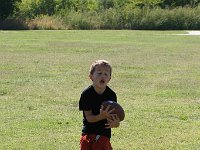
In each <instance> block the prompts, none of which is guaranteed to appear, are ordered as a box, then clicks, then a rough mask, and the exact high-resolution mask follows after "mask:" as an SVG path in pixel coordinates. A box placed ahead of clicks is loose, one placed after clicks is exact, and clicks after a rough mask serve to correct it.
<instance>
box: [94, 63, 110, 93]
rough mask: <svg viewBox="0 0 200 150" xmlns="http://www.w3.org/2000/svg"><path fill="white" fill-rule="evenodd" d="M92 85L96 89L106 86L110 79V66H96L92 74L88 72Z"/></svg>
mask: <svg viewBox="0 0 200 150" xmlns="http://www.w3.org/2000/svg"><path fill="white" fill-rule="evenodd" d="M90 79H91V80H92V81H93V86H94V87H95V88H96V89H99V90H101V89H102V90H103V89H105V88H106V86H107V84H108V82H109V81H110V79H111V75H110V68H109V67H106V66H96V67H95V71H94V73H93V74H90Z"/></svg>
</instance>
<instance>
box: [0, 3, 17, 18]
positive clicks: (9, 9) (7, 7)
mask: <svg viewBox="0 0 200 150" xmlns="http://www.w3.org/2000/svg"><path fill="white" fill-rule="evenodd" d="M17 1H20V0H0V20H4V19H6V18H7V17H8V16H9V15H12V13H13V11H14V9H15V8H16V2H17Z"/></svg>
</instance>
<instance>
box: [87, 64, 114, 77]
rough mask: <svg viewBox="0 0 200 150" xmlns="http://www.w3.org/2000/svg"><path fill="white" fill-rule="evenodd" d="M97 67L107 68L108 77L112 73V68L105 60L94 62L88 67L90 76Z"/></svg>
mask: <svg viewBox="0 0 200 150" xmlns="http://www.w3.org/2000/svg"><path fill="white" fill-rule="evenodd" d="M97 66H105V67H108V68H109V69H110V75H111V73H112V66H111V64H110V63H109V62H108V61H106V60H96V61H94V62H93V63H92V65H91V66H90V74H91V75H92V74H93V73H94V71H95V68H96V67H97Z"/></svg>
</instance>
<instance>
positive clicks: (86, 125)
mask: <svg viewBox="0 0 200 150" xmlns="http://www.w3.org/2000/svg"><path fill="white" fill-rule="evenodd" d="M111 73H112V67H111V65H110V63H109V62H108V61H106V60H97V61H95V62H94V63H93V64H92V65H91V67H90V74H89V77H90V79H91V80H92V85H90V86H89V87H88V88H86V89H85V90H84V91H83V92H82V94H81V97H80V101H79V110H81V111H83V128H82V136H81V140H80V149H81V150H112V146H111V143H110V138H111V128H116V127H118V126H119V125H120V120H119V118H118V116H117V115H116V114H112V112H113V111H114V110H113V109H112V110H110V109H109V108H110V106H108V107H106V108H104V106H103V105H101V103H102V102H103V101H115V102H117V96H116V94H115V92H114V91H113V90H112V89H110V88H109V87H108V86H107V84H108V82H109V81H110V79H111Z"/></svg>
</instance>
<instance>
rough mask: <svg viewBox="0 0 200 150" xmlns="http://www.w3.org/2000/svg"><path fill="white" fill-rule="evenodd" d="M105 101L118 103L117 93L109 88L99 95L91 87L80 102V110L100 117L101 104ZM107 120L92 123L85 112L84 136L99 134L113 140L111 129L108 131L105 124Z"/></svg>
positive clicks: (82, 95)
mask: <svg viewBox="0 0 200 150" xmlns="http://www.w3.org/2000/svg"><path fill="white" fill-rule="evenodd" d="M103 101H115V102H117V96H116V93H115V92H114V91H113V90H112V89H110V88H109V87H108V86H107V87H106V90H105V91H104V93H102V94H98V93H97V92H96V91H95V90H94V87H93V86H89V87H88V88H87V89H85V90H84V91H83V92H82V94H81V97H80V100H79V110H81V111H89V110H91V111H92V113H93V115H98V114H99V113H100V109H101V103H102V102H103ZM106 123H107V120H106V119H104V120H100V121H98V122H95V123H90V122H88V121H87V119H86V117H85V114H84V112H83V128H82V134H99V135H104V136H106V137H108V138H111V129H106V128H105V124H106Z"/></svg>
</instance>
